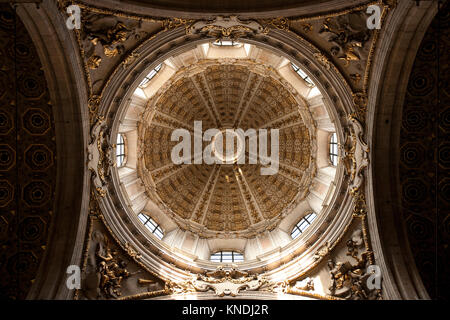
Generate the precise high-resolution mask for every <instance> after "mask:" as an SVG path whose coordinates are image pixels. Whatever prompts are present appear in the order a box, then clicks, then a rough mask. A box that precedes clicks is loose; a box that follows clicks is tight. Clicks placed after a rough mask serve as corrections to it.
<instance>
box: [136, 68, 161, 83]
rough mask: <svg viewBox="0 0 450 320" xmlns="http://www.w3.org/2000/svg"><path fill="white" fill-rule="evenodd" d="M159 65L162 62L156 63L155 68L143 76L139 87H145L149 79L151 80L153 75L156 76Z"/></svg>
mask: <svg viewBox="0 0 450 320" xmlns="http://www.w3.org/2000/svg"><path fill="white" fill-rule="evenodd" d="M161 67H162V63H160V64H158V65H157V66H156V68H155V69H153V70H152V71H150V73H149V74H148V75H147V76H146V77H145V78H144V80H142V81H141V84H140V85H139V87H141V88H145V87H146V86H147V84H148V83H149V82H150V80H152V79H153V77H154V76H156V74H157V73H158V72H159V70H161Z"/></svg>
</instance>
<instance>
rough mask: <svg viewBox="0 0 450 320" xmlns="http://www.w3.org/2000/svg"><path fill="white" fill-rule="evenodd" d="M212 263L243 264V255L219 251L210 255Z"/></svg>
mask: <svg viewBox="0 0 450 320" xmlns="http://www.w3.org/2000/svg"><path fill="white" fill-rule="evenodd" d="M210 260H211V261H212V262H243V261H244V255H243V254H242V253H238V252H234V251H219V252H216V253H214V254H212V255H211V259H210Z"/></svg>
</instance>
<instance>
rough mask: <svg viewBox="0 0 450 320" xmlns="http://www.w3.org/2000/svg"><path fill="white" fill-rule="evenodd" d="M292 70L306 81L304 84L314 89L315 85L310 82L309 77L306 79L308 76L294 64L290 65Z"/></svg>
mask: <svg viewBox="0 0 450 320" xmlns="http://www.w3.org/2000/svg"><path fill="white" fill-rule="evenodd" d="M291 66H292V69H294V71H295V72H296V73H297V74H298V75H299V76H300V77H301V78H302V79H303V80H305V81H306V83H308V85H309V86H311V87H314V86H315V84H314V82H313V81H312V80H311V78H310V77H308V75H307V74H306V73H305V72H304V71H303V70H302V69H300V68H299V67H298V66H296V65H295V64H293V63H291Z"/></svg>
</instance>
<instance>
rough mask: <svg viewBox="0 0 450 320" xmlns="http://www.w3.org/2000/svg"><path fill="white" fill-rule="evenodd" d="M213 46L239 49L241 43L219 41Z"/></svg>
mask: <svg viewBox="0 0 450 320" xmlns="http://www.w3.org/2000/svg"><path fill="white" fill-rule="evenodd" d="M213 45H214V46H218V47H239V46H240V45H241V43H240V42H237V41H234V40H222V39H218V40H216V41H214V42H213Z"/></svg>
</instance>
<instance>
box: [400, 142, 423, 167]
mask: <svg viewBox="0 0 450 320" xmlns="http://www.w3.org/2000/svg"><path fill="white" fill-rule="evenodd" d="M400 155H401V156H402V159H401V161H402V163H404V164H406V165H407V166H408V167H410V168H419V167H420V166H421V165H422V164H423V161H424V159H425V150H424V148H423V147H422V146H421V145H420V144H418V143H407V144H405V145H404V146H402V148H401V150H400Z"/></svg>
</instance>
